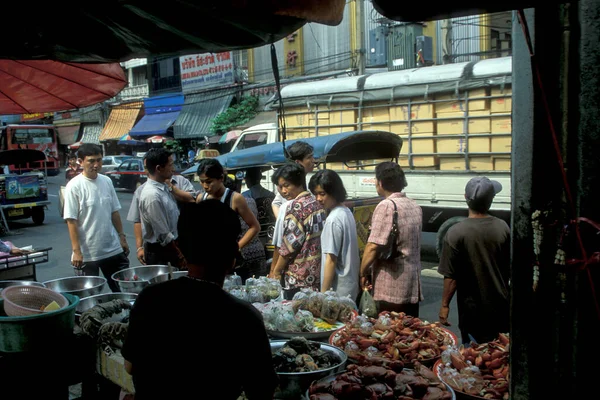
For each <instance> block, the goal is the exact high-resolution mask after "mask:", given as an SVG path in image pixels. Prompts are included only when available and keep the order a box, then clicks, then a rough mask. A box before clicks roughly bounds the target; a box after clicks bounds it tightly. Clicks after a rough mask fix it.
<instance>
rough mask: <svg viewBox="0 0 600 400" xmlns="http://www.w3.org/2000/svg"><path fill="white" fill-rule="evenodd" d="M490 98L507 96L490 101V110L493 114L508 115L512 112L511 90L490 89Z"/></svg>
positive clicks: (507, 88) (506, 88)
mask: <svg viewBox="0 0 600 400" xmlns="http://www.w3.org/2000/svg"><path fill="white" fill-rule="evenodd" d="M491 95H492V96H507V97H502V98H500V97H498V98H495V99H491V100H490V110H491V112H492V113H493V114H510V113H511V112H512V88H510V87H505V88H504V90H502V89H500V88H493V89H492V93H491Z"/></svg>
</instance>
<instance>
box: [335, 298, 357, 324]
mask: <svg viewBox="0 0 600 400" xmlns="http://www.w3.org/2000/svg"><path fill="white" fill-rule="evenodd" d="M339 303H340V315H339V316H338V320H340V321H342V322H344V323H346V322H350V321H352V319H353V318H354V315H355V312H356V310H357V307H356V303H355V302H354V301H353V300H352V299H351V298H350V296H346V297H340V299H339Z"/></svg>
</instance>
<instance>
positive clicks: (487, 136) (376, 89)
mask: <svg viewBox="0 0 600 400" xmlns="http://www.w3.org/2000/svg"><path fill="white" fill-rule="evenodd" d="M511 76H512V61H511V57H503V58H496V59H490V60H482V61H477V62H469V63H459V64H448V65H440V66H432V67H424V68H418V69H411V70H401V71H393V72H384V73H376V74H372V75H363V76H353V77H346V78H339V79H329V80H322V81H315V82H306V83H298V84H293V85H288V86H286V87H284V88H283V89H282V91H281V98H282V101H283V121H284V123H285V128H286V139H288V140H291V139H302V138H308V137H314V136H322V135H329V134H333V133H340V132H347V131H354V130H382V131H389V132H393V133H396V134H397V135H399V136H400V137H401V138H402V139H403V142H404V144H403V147H402V151H401V157H400V159H399V164H400V165H401V166H402V168H403V169H404V171H405V172H406V175H407V181H408V186H407V188H406V194H407V196H409V197H411V198H413V199H415V200H416V201H417V202H418V203H419V204H420V205H421V207H422V209H423V231H425V232H438V233H440V232H445V231H446V230H447V228H448V227H449V226H451V225H452V224H454V223H456V221H458V220H459V219H461V218H464V217H465V216H467V207H466V204H465V199H464V188H465V185H466V183H467V182H468V181H469V179H471V178H472V177H474V176H477V175H485V176H488V177H490V178H491V179H495V180H498V181H499V182H500V183H501V184H502V186H503V190H502V192H501V193H499V194H498V195H497V196H496V198H495V200H494V204H493V206H492V210H491V212H492V213H493V214H494V215H496V216H498V217H500V218H502V219H504V220H505V221H507V222H509V220H510V207H511V185H510V170H511V159H510V154H511V131H512V127H511V103H512V102H511V93H512V91H511ZM276 105H277V104H275V106H276ZM278 120H279V118H278ZM281 140H282V126H278V124H277V123H270V124H262V125H257V126H253V127H250V128H248V129H246V130H245V131H244V132H243V133H242V134H241V135H240V137H239V138H238V139H237V141H236V142H235V143H234V145H233V147H232V150H231V151H232V152H233V151H237V150H241V149H247V148H250V147H254V146H258V145H261V144H265V143H273V142H278V141H281ZM378 161H380V160H369V161H367V162H364V161H363V162H360V163H354V164H352V163H335V164H328V168H331V169H334V170H337V171H338V172H339V173H340V175H341V176H342V179H343V180H344V184H345V186H346V189H347V191H348V195H349V197H350V198H368V197H373V196H374V195H375V177H374V173H373V171H374V166H375V165H376V164H377V162H378ZM265 178H266V181H265V182H264V186H266V187H269V188H270V189H272V190H275V188H274V187H273V185H272V184H271V182H270V173H268V174H266V175H265ZM438 236H440V235H438ZM442 236H443V235H442Z"/></svg>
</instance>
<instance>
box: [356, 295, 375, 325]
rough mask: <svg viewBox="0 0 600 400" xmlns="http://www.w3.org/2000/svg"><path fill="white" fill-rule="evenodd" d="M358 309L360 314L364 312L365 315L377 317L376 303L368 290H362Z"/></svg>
mask: <svg viewBox="0 0 600 400" xmlns="http://www.w3.org/2000/svg"><path fill="white" fill-rule="evenodd" d="M358 309H359V311H360V313H361V314H365V315H366V316H367V317H371V318H377V303H375V299H373V296H372V295H371V293H370V292H369V291H368V290H366V289H365V290H363V293H362V296H361V297H360V305H359V308H358Z"/></svg>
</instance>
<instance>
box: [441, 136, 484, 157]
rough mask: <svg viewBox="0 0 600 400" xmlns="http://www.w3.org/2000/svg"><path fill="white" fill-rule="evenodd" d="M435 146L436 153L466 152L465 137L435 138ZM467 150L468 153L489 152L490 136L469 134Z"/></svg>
mask: <svg viewBox="0 0 600 400" xmlns="http://www.w3.org/2000/svg"><path fill="white" fill-rule="evenodd" d="M436 142H437V143H436V148H437V152H438V153H466V152H467V139H465V138H443V137H439V138H437V139H436ZM468 144H469V146H468V151H469V152H470V153H489V151H490V138H489V137H488V136H485V137H476V136H469V140H468Z"/></svg>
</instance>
